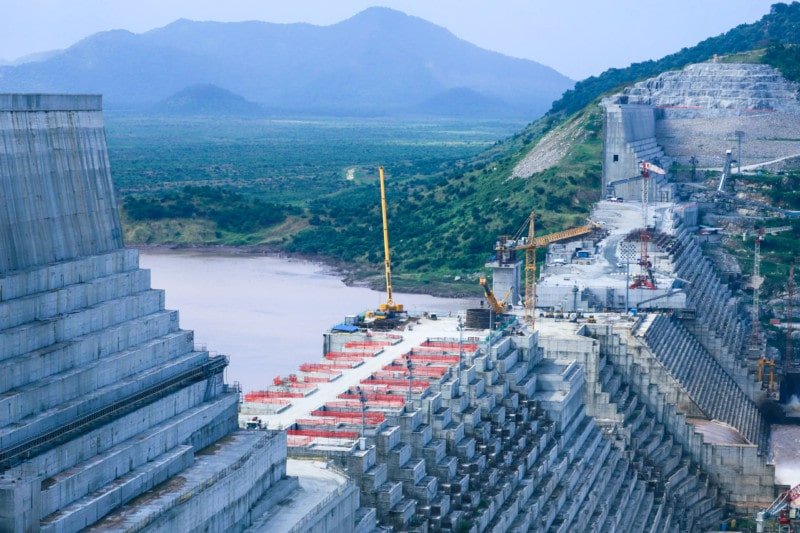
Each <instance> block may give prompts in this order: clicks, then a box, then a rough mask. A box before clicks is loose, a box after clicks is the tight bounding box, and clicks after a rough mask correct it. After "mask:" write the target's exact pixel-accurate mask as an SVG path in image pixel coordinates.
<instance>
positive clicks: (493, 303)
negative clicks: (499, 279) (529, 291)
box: [480, 278, 511, 315]
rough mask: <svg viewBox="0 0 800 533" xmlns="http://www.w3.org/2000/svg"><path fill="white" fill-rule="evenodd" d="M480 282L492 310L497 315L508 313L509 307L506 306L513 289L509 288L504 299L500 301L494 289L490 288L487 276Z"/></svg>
mask: <svg viewBox="0 0 800 533" xmlns="http://www.w3.org/2000/svg"><path fill="white" fill-rule="evenodd" d="M480 284H481V287H483V294H484V295H485V296H486V301H487V302H488V303H489V307H491V308H492V311H494V313H495V314H496V315H502V314H505V313H507V312H508V307H507V306H506V300H507V299H508V297H509V296H510V295H511V289H508V291H506V294H505V296H503V299H502V300H500V301H498V300H497V297H496V296H495V295H494V292H492V289H490V288H489V283H488V282H487V281H486V278H481V279H480Z"/></svg>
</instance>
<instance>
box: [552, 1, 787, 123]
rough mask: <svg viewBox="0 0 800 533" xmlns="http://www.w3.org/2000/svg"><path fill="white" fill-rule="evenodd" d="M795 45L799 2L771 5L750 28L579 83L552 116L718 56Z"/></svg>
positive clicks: (566, 95)
mask: <svg viewBox="0 0 800 533" xmlns="http://www.w3.org/2000/svg"><path fill="white" fill-rule="evenodd" d="M797 43H800V2H796V1H795V2H792V3H791V4H786V3H779V4H773V5H772V8H771V9H770V12H769V13H768V14H767V15H764V17H762V18H761V20H759V21H757V22H754V23H752V24H740V25H739V26H737V27H735V28H733V29H731V30H730V31H728V32H726V33H723V34H722V35H717V36H716V37H710V38H708V39H705V40H704V41H702V42H700V43H698V44H697V45H695V46H693V47H691V48H684V49H682V50H680V51H678V52H676V53H674V54H670V55H668V56H665V57H662V58H661V59H659V60H650V61H644V62H641V63H633V64H632V65H630V66H629V67H627V68H621V69H619V68H612V69H609V70H606V71H605V72H603V73H602V74H600V75H599V76H592V77H590V78H587V79H585V80H582V81H579V82H578V83H576V84H575V87H574V88H573V89H571V90H569V91H567V92H565V93H564V95H563V96H562V97H561V98H559V99H558V100H557V101H556V102H554V103H553V107H552V108H551V113H559V114H566V115H569V114H572V113H575V112H577V111H579V110H581V109H582V108H583V107H585V106H587V105H588V104H590V103H591V102H592V100H594V99H595V98H597V97H599V96H600V95H602V94H603V93H607V92H609V91H612V90H614V89H617V88H620V87H622V86H624V85H630V84H632V83H633V82H635V81H639V80H642V79H646V78H652V77H655V76H658V75H659V74H661V73H662V72H665V71H667V70H678V69H681V68H683V67H685V66H686V65H688V64H690V63H701V62H703V61H708V60H709V59H712V58H713V57H714V56H717V55H727V54H736V53H740V52H747V51H750V50H754V49H757V48H764V47H766V46H768V45H774V44H797Z"/></svg>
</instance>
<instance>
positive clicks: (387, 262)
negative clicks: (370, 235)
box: [355, 166, 408, 329]
mask: <svg viewBox="0 0 800 533" xmlns="http://www.w3.org/2000/svg"><path fill="white" fill-rule="evenodd" d="M378 176H379V181H380V186H381V218H382V220H383V268H384V274H385V276H386V303H382V304H380V305H378V309H369V310H367V311H365V312H364V313H363V314H361V315H358V317H357V320H356V324H355V325H356V326H359V327H371V328H376V329H392V328H394V327H395V326H398V325H399V324H400V323H402V322H403V321H405V319H407V318H408V317H407V316H406V314H405V309H404V308H403V304H399V303H396V302H395V301H394V295H393V293H392V256H391V250H390V248H389V222H388V218H387V215H386V183H385V177H384V172H383V167H382V166H381V167H378Z"/></svg>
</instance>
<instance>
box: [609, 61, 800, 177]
mask: <svg viewBox="0 0 800 533" xmlns="http://www.w3.org/2000/svg"><path fill="white" fill-rule="evenodd" d="M799 91H800V87H799V86H798V84H796V83H793V82H790V81H788V80H786V79H785V78H784V77H783V76H782V75H781V73H780V72H779V71H778V70H776V69H775V68H773V67H771V66H769V65H760V64H744V63H698V64H694V65H689V66H687V67H686V68H684V69H683V70H678V71H670V72H665V73H663V74H661V75H659V76H657V77H655V78H650V79H648V80H645V81H642V82H639V83H636V84H635V85H633V86H631V87H628V88H626V89H625V90H624V91H623V92H622V93H621V94H619V95H617V96H616V97H615V98H614V104H615V105H620V106H622V107H623V108H625V109H628V108H636V109H639V110H640V111H638V113H647V114H653V116H654V117H655V118H656V120H655V124H654V126H655V131H654V132H653V134H652V135H653V138H654V139H656V140H657V143H658V145H659V146H661V147H662V148H663V151H664V153H665V154H666V155H667V156H669V158H671V159H670V160H672V159H674V160H677V161H678V162H679V163H681V164H684V165H688V164H689V162H690V160H691V158H692V157H695V158H696V160H697V165H698V166H699V167H701V168H702V167H721V166H722V165H723V163H724V161H725V151H726V150H729V149H733V150H734V154H738V139H737V136H736V131H741V132H743V133H744V137H743V142H742V164H743V165H751V164H763V163H765V162H769V161H774V160H776V159H780V158H784V157H787V156H800V99H798V95H800V92H799ZM616 113H617V112H616V111H615V109H614V107H613V106H609V107H607V125H608V133H607V135H606V139H607V142H608V143H609V147H610V148H611V147H614V148H612V149H617V150H618V149H619V148H616V147H618V146H620V145H619V144H618V143H617V141H616V140H615V139H616V137H618V135H617V134H616V133H615V131H616V130H615V128H616V126H615V124H616V122H618V120H619V119H618V118H617V115H616ZM628 113H632V112H630V111H629V112H628ZM623 122H624V123H625V124H626V125H628V124H633V123H635V122H636V121H635V120H634V117H633V115H632V116H630V117H628V116H626V117H623ZM638 140H639V139H638V137H636V136H631V135H630V134H627V136H626V142H628V143H635V142H637V141H638ZM794 161H795V163H796V161H797V159H794ZM607 163H608V161H607ZM609 168H611V169H613V168H614V166H613V165H612V166H611V167H609Z"/></svg>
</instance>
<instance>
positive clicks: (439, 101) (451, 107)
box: [416, 87, 517, 118]
mask: <svg viewBox="0 0 800 533" xmlns="http://www.w3.org/2000/svg"><path fill="white" fill-rule="evenodd" d="M416 110H417V112H418V113H420V114H422V115H439V116H448V117H463V116H471V117H494V118H498V117H513V116H514V115H515V114H516V111H517V110H516V109H515V108H514V107H513V106H512V105H510V104H508V103H506V102H505V101H503V100H501V99H499V98H492V97H489V96H484V95H482V94H481V93H479V92H477V91H473V90H472V89H467V88H465V87H458V88H455V89H448V90H446V91H444V92H442V93H439V94H437V95H435V96H433V97H431V98H428V99H427V100H425V101H424V102H422V103H421V104H419V105H418V106H417V107H416Z"/></svg>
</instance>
